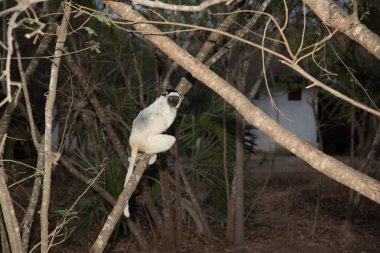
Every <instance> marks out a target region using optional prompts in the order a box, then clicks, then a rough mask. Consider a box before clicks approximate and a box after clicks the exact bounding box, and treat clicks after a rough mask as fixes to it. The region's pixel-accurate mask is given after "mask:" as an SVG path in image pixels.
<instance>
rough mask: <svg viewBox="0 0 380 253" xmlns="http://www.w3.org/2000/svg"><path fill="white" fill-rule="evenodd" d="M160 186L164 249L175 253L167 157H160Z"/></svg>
mask: <svg viewBox="0 0 380 253" xmlns="http://www.w3.org/2000/svg"><path fill="white" fill-rule="evenodd" d="M160 183H161V184H160V185H161V194H162V212H163V215H164V227H163V229H164V235H165V237H164V238H162V239H163V244H164V249H165V250H166V251H167V252H174V244H173V243H172V242H174V231H173V214H172V208H171V205H170V189H169V171H168V165H167V156H166V155H165V154H161V155H160Z"/></svg>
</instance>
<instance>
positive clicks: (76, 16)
mask: <svg viewBox="0 0 380 253" xmlns="http://www.w3.org/2000/svg"><path fill="white" fill-rule="evenodd" d="M83 13H84V11H83V10H79V11H78V12H77V14H75V16H74V18H79V17H80V16H82V15H83Z"/></svg>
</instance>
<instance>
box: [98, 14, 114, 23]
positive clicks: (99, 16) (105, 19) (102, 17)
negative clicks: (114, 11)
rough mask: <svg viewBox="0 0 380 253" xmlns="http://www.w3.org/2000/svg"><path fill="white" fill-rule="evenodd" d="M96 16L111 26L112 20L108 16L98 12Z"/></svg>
mask: <svg viewBox="0 0 380 253" xmlns="http://www.w3.org/2000/svg"><path fill="white" fill-rule="evenodd" d="M95 18H96V19H97V20H98V21H99V22H100V23H103V24H105V25H106V26H111V22H110V20H109V18H108V17H106V16H104V15H101V14H96V15H95Z"/></svg>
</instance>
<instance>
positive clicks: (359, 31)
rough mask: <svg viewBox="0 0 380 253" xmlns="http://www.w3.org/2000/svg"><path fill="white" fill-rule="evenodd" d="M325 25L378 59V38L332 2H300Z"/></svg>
mask: <svg viewBox="0 0 380 253" xmlns="http://www.w3.org/2000/svg"><path fill="white" fill-rule="evenodd" d="M302 1H303V2H304V3H305V4H306V5H307V6H309V7H310V9H311V10H312V11H313V12H314V13H315V14H316V15H317V16H318V17H319V18H320V19H321V20H322V21H323V23H325V24H326V25H328V26H330V27H332V28H334V29H338V30H339V31H341V32H342V33H344V34H345V35H347V37H349V38H350V39H352V40H354V41H356V42H357V43H359V44H360V45H361V46H362V47H364V48H365V49H367V50H368V52H369V53H371V54H372V55H374V56H375V57H377V58H378V59H380V37H379V36H378V35H377V34H375V33H374V32H372V31H371V30H369V29H368V27H366V26H365V25H363V24H362V23H361V22H360V21H359V19H358V17H357V16H355V15H349V14H347V13H346V12H345V11H344V10H343V8H342V7H340V6H339V5H338V4H337V3H336V2H335V1H333V0H302Z"/></svg>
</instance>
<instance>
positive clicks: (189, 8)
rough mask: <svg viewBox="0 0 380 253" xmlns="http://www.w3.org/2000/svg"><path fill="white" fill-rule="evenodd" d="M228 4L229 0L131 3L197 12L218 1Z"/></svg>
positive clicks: (133, 2) (141, 0)
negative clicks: (182, 2)
mask: <svg viewBox="0 0 380 253" xmlns="http://www.w3.org/2000/svg"><path fill="white" fill-rule="evenodd" d="M224 2H226V4H229V3H230V2H231V0H206V1H204V2H202V3H201V4H199V5H195V6H192V5H176V4H167V3H163V2H160V1H151V0H132V4H133V5H137V4H138V5H142V6H146V7H151V8H158V9H165V10H170V11H186V12H197V11H203V10H205V9H207V8H208V7H210V6H212V5H216V4H220V3H224Z"/></svg>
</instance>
